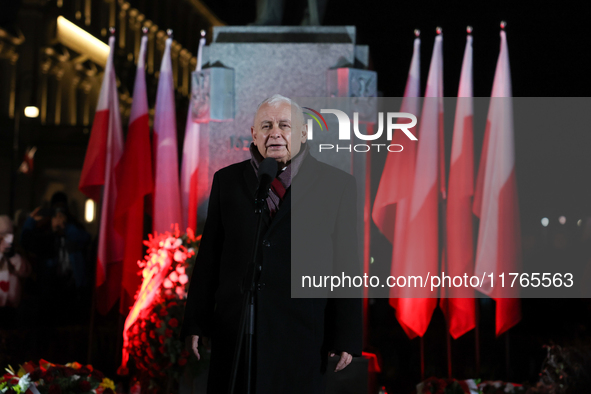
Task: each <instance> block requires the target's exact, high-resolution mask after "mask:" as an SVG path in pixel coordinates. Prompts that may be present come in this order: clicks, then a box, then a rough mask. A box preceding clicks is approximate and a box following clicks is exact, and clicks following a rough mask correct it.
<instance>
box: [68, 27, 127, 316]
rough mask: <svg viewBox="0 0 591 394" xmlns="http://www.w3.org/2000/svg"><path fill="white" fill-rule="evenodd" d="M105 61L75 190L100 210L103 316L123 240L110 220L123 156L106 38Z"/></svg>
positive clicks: (117, 285)
mask: <svg viewBox="0 0 591 394" xmlns="http://www.w3.org/2000/svg"><path fill="white" fill-rule="evenodd" d="M109 47H110V52H109V58H108V60H107V65H106V67H105V74H104V76H103V83H102V86H101V92H100V95H99V100H98V105H97V108H96V113H95V115H94V123H93V124H92V131H91V134H90V141H89V142H88V148H87V150H86V157H85V158H84V166H83V168H82V176H81V178H80V184H79V186H78V187H79V189H80V191H81V192H82V193H84V194H86V195H87V196H88V197H90V198H92V199H93V200H95V201H98V200H99V199H100V198H101V188H102V207H101V222H100V230H99V244H98V256H97V264H96V283H95V286H96V288H97V289H96V291H97V297H96V300H97V309H98V311H99V312H100V313H101V314H106V313H107V312H109V310H110V309H111V308H112V307H113V305H114V304H115V302H116V301H117V299H118V298H119V295H120V293H121V266H122V261H123V238H122V237H121V236H120V235H119V234H118V233H117V232H116V231H115V228H114V225H113V218H114V214H115V202H116V201H117V184H116V180H115V176H114V169H115V167H116V166H117V163H118V162H119V159H120V158H121V155H122V153H123V132H122V128H121V117H120V114H119V97H118V93H117V82H116V78H115V70H114V68H113V56H114V52H115V37H110V38H109Z"/></svg>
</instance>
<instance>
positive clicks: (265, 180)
mask: <svg viewBox="0 0 591 394" xmlns="http://www.w3.org/2000/svg"><path fill="white" fill-rule="evenodd" d="M277 171H278V164H277V160H275V159H273V158H271V157H267V158H266V159H265V160H263V161H262V162H261V164H259V174H258V175H259V187H258V188H257V191H256V199H255V204H256V205H257V213H260V212H262V206H263V203H264V202H265V199H266V198H267V196H268V195H269V188H270V187H271V182H273V179H275V177H276V176H277ZM259 205H260V206H259ZM259 209H260V211H259Z"/></svg>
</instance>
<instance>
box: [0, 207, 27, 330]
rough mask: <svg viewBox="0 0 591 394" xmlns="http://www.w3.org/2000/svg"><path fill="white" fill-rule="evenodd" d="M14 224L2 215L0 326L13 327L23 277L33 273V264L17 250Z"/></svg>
mask: <svg viewBox="0 0 591 394" xmlns="http://www.w3.org/2000/svg"><path fill="white" fill-rule="evenodd" d="M14 241H15V239H14V226H13V224H12V220H10V218H9V217H8V216H6V215H2V216H0V328H13V327H14V326H15V324H16V320H17V308H18V306H19V304H20V300H21V293H22V283H21V281H22V280H23V278H26V277H27V276H29V275H30V274H31V265H30V264H29V262H28V261H27V260H26V259H25V258H23V257H22V256H21V255H20V254H19V253H16V252H15V245H14Z"/></svg>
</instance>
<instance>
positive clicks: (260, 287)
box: [257, 282, 265, 290]
mask: <svg viewBox="0 0 591 394" xmlns="http://www.w3.org/2000/svg"><path fill="white" fill-rule="evenodd" d="M263 287H265V283H264V282H261V283H257V288H258V289H259V290H263Z"/></svg>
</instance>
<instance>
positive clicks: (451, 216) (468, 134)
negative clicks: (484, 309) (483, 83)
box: [440, 34, 476, 339]
mask: <svg viewBox="0 0 591 394" xmlns="http://www.w3.org/2000/svg"><path fill="white" fill-rule="evenodd" d="M472 97H473V93H472V36H471V35H470V34H469V35H468V37H467V38H466V49H465V50H464V61H463V63H462V73H461V76H460V87H459V89H458V101H457V106H456V117H455V124H454V134H453V141H452V148H451V165H450V170H449V185H448V187H449V191H448V192H449V194H448V197H447V224H446V225H447V248H446V249H447V258H446V259H445V261H444V265H443V267H444V268H443V272H445V275H447V276H450V277H452V278H453V277H454V276H460V277H463V276H464V274H467V275H468V277H471V276H472V274H473V272H474V246H473V242H474V240H473V229H472V197H473V195H474V147H473V145H474V142H473V135H472V118H473V116H474V109H473V103H472ZM474 302H475V301H474V290H473V289H472V288H471V287H464V286H460V287H454V286H452V287H449V286H446V287H444V288H442V294H441V300H440V307H441V309H442V310H443V314H444V315H445V317H446V319H447V322H448V327H449V333H450V334H451V336H452V337H453V338H454V339H457V338H459V337H460V336H462V335H464V334H465V333H467V332H468V331H470V330H471V329H473V328H474V327H476V312H475V308H474Z"/></svg>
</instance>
